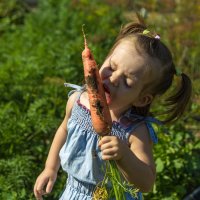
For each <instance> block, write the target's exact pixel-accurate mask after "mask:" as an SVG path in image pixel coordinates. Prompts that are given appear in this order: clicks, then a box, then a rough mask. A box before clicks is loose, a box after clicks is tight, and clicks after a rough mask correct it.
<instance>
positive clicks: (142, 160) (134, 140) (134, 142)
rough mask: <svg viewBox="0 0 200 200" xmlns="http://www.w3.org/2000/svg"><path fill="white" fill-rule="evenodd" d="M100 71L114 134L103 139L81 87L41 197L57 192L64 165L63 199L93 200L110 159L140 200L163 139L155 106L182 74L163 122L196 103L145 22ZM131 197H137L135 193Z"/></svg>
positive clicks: (122, 37) (128, 33) (40, 186)
mask: <svg viewBox="0 0 200 200" xmlns="http://www.w3.org/2000/svg"><path fill="white" fill-rule="evenodd" d="M99 72H100V76H101V79H102V82H103V85H104V88H105V93H106V100H107V103H108V105H109V109H110V113H111V118H112V121H113V126H112V131H111V134H110V135H109V136H104V137H103V138H102V139H100V140H99V137H98V135H97V134H96V133H95V131H94V129H93V127H92V124H91V116H90V110H89V102H88V95H87V91H86V90H85V89H84V87H78V86H75V88H76V91H75V92H74V93H73V94H72V95H70V97H69V100H68V102H67V106H66V115H65V118H64V120H63V122H62V123H61V125H60V127H59V128H58V130H57V132H56V134H55V137H54V140H53V142H52V145H51V148H50V151H49V155H48V158H47V161H46V164H45V169H44V170H43V171H42V173H41V174H40V175H39V177H38V178H37V180H36V183H35V186H34V194H35V197H36V198H37V199H42V196H43V195H44V194H48V193H50V192H51V190H52V188H53V185H54V182H55V180H56V177H57V172H58V169H59V167H60V164H61V166H62V168H63V170H64V171H66V172H67V174H68V179H67V184H66V188H65V190H64V192H63V193H62V195H61V197H60V200H91V199H92V198H93V197H92V195H93V192H94V190H95V187H96V185H97V184H98V183H99V182H101V181H102V180H103V177H104V173H103V171H102V166H103V165H104V161H105V160H115V161H116V163H117V166H118V168H119V170H120V172H121V174H122V175H123V177H124V179H125V180H127V181H128V182H129V183H131V184H133V185H134V186H135V187H136V188H138V189H139V192H138V198H137V199H141V198H142V195H141V192H149V191H150V190H151V189H152V186H153V184H154V182H155V178H156V171H155V163H154V160H153V155H152V147H153V143H157V137H156V134H155V132H154V129H153V127H152V125H151V123H154V122H155V123H159V121H158V120H156V119H155V118H153V117H152V116H151V114H150V106H151V104H152V102H153V100H154V98H155V97H156V96H160V95H162V94H164V93H165V92H166V91H167V90H168V89H169V88H170V86H171V85H172V83H173V79H174V77H175V76H178V78H179V79H180V88H177V92H176V93H175V94H172V95H171V97H169V98H168V99H167V102H166V103H167V104H166V105H167V106H169V107H166V113H167V114H168V118H167V119H166V120H165V121H163V123H167V122H171V121H173V120H176V119H178V118H179V117H180V116H181V115H182V113H183V111H184V109H185V107H186V105H187V103H188V101H189V99H190V95H191V81H190V79H189V78H188V76H187V75H186V74H184V73H179V74H177V73H176V69H175V66H174V63H173V60H172V56H171V53H170V51H169V50H168V48H167V47H166V46H165V45H164V44H163V43H162V40H161V39H160V37H159V35H154V34H153V33H151V32H150V31H149V30H147V28H146V26H145V25H143V24H142V23H139V22H137V23H130V24H127V25H126V26H125V27H124V28H122V29H121V31H120V33H119V35H118V37H117V39H116V43H115V44H114V46H113V48H112V49H111V51H110V53H109V55H108V56H107V58H106V59H105V61H104V63H103V65H102V67H101V69H100V71H99ZM125 196H126V199H127V200H133V199H134V197H132V196H131V195H130V194H129V193H125Z"/></svg>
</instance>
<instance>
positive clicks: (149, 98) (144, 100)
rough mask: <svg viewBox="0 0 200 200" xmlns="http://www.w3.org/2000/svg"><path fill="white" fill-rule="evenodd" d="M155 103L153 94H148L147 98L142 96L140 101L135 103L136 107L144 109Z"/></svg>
mask: <svg viewBox="0 0 200 200" xmlns="http://www.w3.org/2000/svg"><path fill="white" fill-rule="evenodd" d="M152 101H153V96H152V95H151V94H146V95H145V96H141V97H139V98H138V100H137V101H136V102H135V103H134V106H136V107H144V106H146V105H148V104H150V103H151V102H152Z"/></svg>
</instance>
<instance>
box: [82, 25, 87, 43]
mask: <svg viewBox="0 0 200 200" xmlns="http://www.w3.org/2000/svg"><path fill="white" fill-rule="evenodd" d="M84 26H85V24H83V25H82V32H83V37H84V43H85V47H87V46H88V45H87V40H86V35H85V32H84V28H83V27H84Z"/></svg>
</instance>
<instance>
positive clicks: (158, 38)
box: [142, 29, 160, 40]
mask: <svg viewBox="0 0 200 200" xmlns="http://www.w3.org/2000/svg"><path fill="white" fill-rule="evenodd" d="M142 34H143V35H151V36H152V34H151V33H150V31H149V30H148V29H145V30H144V31H143V32H142ZM154 38H155V39H157V40H160V35H158V34H156V35H155V37H154Z"/></svg>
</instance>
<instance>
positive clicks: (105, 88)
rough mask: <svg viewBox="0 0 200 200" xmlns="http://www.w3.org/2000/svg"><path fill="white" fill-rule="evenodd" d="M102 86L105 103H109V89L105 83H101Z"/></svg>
mask: <svg viewBox="0 0 200 200" xmlns="http://www.w3.org/2000/svg"><path fill="white" fill-rule="evenodd" d="M103 88H104V91H105V96H106V101H107V104H108V105H109V104H110V103H111V95H110V90H109V88H108V86H107V85H106V84H105V83H104V84H103Z"/></svg>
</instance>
